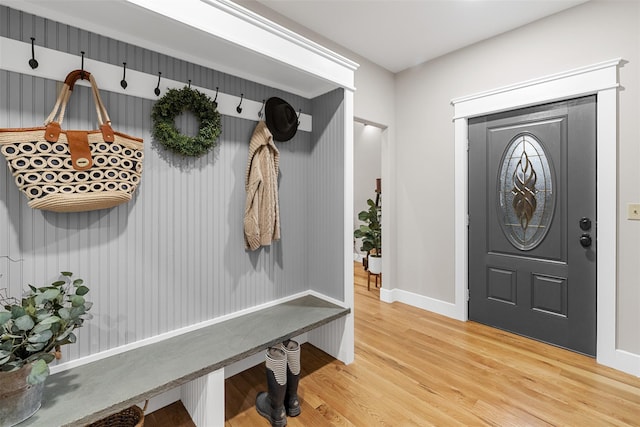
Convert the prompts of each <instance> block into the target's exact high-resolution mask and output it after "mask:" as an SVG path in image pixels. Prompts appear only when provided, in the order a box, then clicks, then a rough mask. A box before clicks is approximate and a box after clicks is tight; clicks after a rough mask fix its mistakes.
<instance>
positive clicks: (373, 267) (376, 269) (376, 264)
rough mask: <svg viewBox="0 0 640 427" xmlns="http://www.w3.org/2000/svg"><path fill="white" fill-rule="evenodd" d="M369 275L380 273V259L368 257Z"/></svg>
mask: <svg viewBox="0 0 640 427" xmlns="http://www.w3.org/2000/svg"><path fill="white" fill-rule="evenodd" d="M368 265H369V273H371V274H380V273H382V257H379V256H372V255H369V264H368Z"/></svg>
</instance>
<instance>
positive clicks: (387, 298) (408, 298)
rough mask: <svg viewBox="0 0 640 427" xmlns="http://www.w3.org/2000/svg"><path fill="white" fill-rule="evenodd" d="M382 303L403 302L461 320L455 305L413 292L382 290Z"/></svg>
mask: <svg viewBox="0 0 640 427" xmlns="http://www.w3.org/2000/svg"><path fill="white" fill-rule="evenodd" d="M380 301H382V302H387V303H392V302H396V301H397V302H401V303H404V304H408V305H411V306H413V307H417V308H421V309H423V310H427V311H432V312H434V313H437V314H442V315H443V316H447V317H451V318H452V319H458V320H461V319H459V315H458V311H459V310H457V309H456V305H455V304H453V303H449V302H445V301H441V300H437V299H434V298H429V297H425V296H423V295H418V294H414V293H413V292H409V291H404V290H402V289H385V288H384V287H383V288H381V289H380Z"/></svg>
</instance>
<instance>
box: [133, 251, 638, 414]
mask: <svg viewBox="0 0 640 427" xmlns="http://www.w3.org/2000/svg"><path fill="white" fill-rule="evenodd" d="M355 293H356V296H355V332H356V343H355V346H356V348H355V350H356V359H355V362H354V363H352V364H351V365H348V366H345V365H343V364H342V363H341V362H339V361H336V360H334V359H333V358H331V357H330V356H328V355H327V354H325V353H323V352H322V351H320V350H318V349H316V348H315V347H313V346H311V345H308V344H305V345H303V347H302V378H301V380H300V389H299V393H300V396H301V399H302V414H301V415H300V416H299V417H296V418H289V419H288V425H289V426H290V427H296V426H305V427H307V426H363V427H364V426H366V427H369V426H431V425H435V426H455V425H463V426H485V425H486V426H550V425H552V426H610V425H611V426H640V378H636V377H634V376H630V375H627V374H623V373H621V372H618V371H615V370H613V369H610V368H606V367H603V366H601V365H598V364H596V362H595V360H594V359H591V358H589V357H586V356H582V355H579V354H575V353H572V352H569V351H566V350H562V349H559V348H556V347H553V346H549V345H546V344H543V343H539V342H536V341H532V340H529V339H526V338H523V337H520V336H517V335H513V334H510V333H507V332H504V331H500V330H497V329H493V328H489V327H486V326H483V325H480V324H477V323H474V322H466V323H463V322H459V321H456V320H452V319H449V318H446V317H443V316H439V315H436V314H433V313H428V312H425V311H423V310H419V309H416V308H413V307H411V306H407V305H404V304H400V303H394V304H385V303H381V302H379V300H378V297H379V290H378V289H374V287H373V286H372V288H371V291H367V280H366V274H365V273H364V271H363V270H362V267H361V266H360V265H359V264H356V275H355ZM265 387H266V385H265V372H264V365H260V366H257V367H255V368H252V369H250V370H247V371H245V372H243V373H241V374H238V375H236V376H234V377H232V378H229V379H228V380H227V381H226V395H227V398H226V401H227V404H226V417H227V419H226V423H225V426H226V427H245V426H251V427H255V426H267V425H268V423H267V421H266V420H265V419H264V418H262V417H261V416H260V415H258V414H257V412H256V410H255V408H254V399H255V396H256V394H257V392H258V391H261V390H264V389H265ZM145 426H147V427H149V426H151V424H147V423H145Z"/></svg>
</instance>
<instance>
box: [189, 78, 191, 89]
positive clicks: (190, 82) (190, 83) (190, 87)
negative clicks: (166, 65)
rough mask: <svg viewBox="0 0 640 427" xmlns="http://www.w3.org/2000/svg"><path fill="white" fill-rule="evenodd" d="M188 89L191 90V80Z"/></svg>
mask: <svg viewBox="0 0 640 427" xmlns="http://www.w3.org/2000/svg"><path fill="white" fill-rule="evenodd" d="M189 89H191V80H189Z"/></svg>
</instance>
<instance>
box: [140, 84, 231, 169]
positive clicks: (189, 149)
mask: <svg viewBox="0 0 640 427" xmlns="http://www.w3.org/2000/svg"><path fill="white" fill-rule="evenodd" d="M217 107H218V104H217V103H216V102H214V101H212V100H211V98H209V97H208V96H207V95H205V94H204V93H201V92H198V91H197V90H195V89H191V88H190V87H187V86H185V87H184V88H182V89H169V90H168V91H167V93H166V94H165V95H164V96H163V97H162V98H160V99H159V100H158V101H157V102H156V103H155V105H154V106H153V110H152V112H151V118H152V119H153V136H154V138H155V139H157V140H158V141H160V143H161V144H162V145H163V146H164V147H165V148H167V149H169V150H173V151H175V152H177V153H180V154H182V155H183V156H193V157H196V156H201V155H203V154H205V153H206V152H207V151H209V149H210V148H212V147H215V145H216V140H217V139H218V136H220V131H221V124H220V113H218V110H217ZM185 111H191V112H192V113H193V114H194V116H196V118H197V119H198V121H199V122H200V128H199V131H198V134H197V135H196V136H193V137H191V136H187V135H183V134H181V133H180V132H179V131H178V129H176V125H175V118H176V117H177V116H179V115H180V114H182V113H183V112H185Z"/></svg>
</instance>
